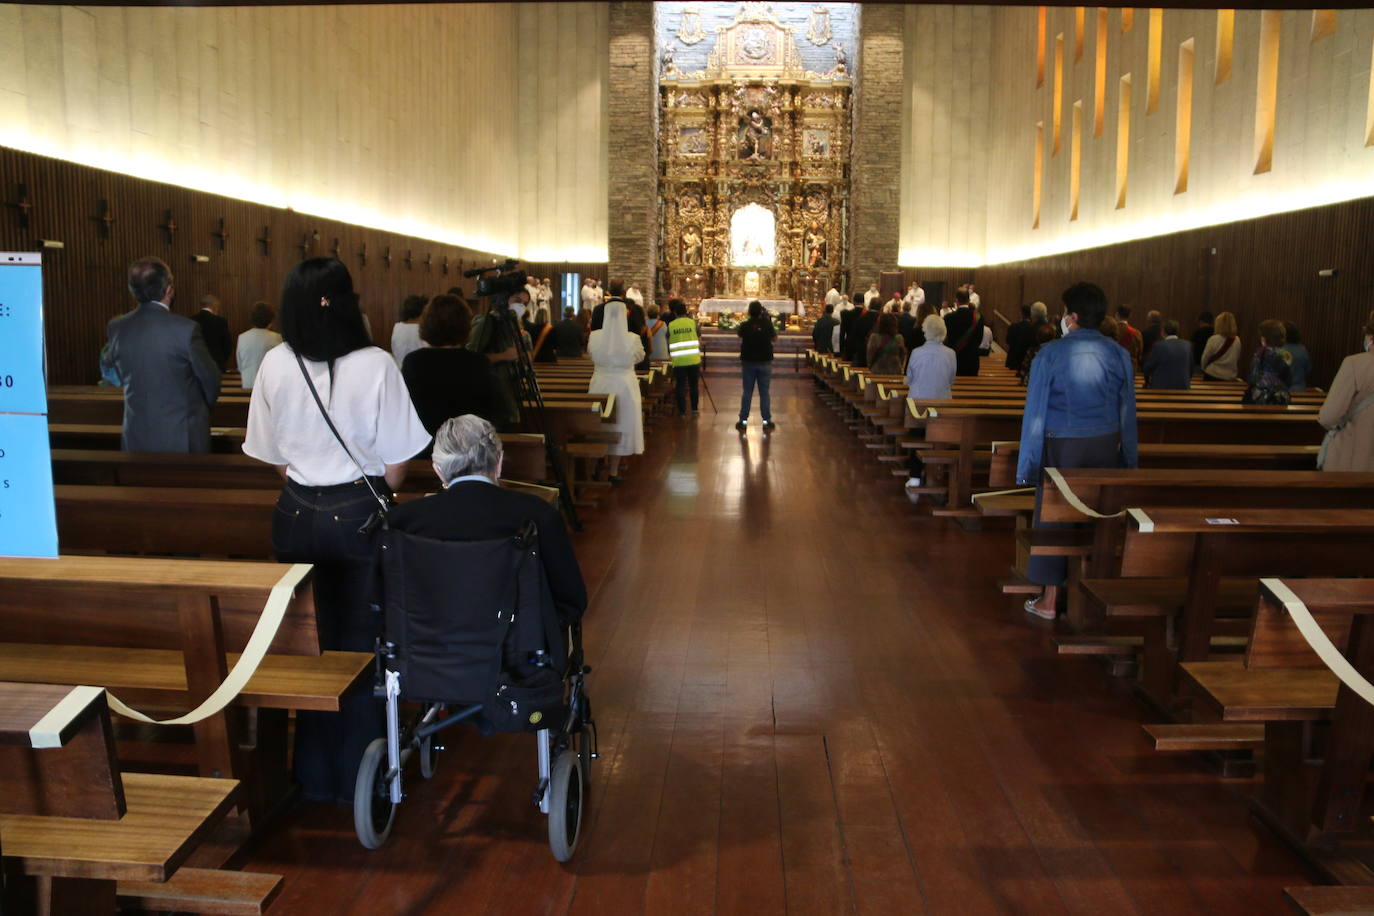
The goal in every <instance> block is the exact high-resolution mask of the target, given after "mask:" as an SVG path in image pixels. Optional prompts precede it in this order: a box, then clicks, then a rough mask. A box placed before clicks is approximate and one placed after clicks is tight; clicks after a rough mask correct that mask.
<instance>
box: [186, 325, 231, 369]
mask: <svg viewBox="0 0 1374 916" xmlns="http://www.w3.org/2000/svg"><path fill="white" fill-rule="evenodd" d="M191 320H192V321H194V322H195V323H196V324H198V325H200V333H201V336H202V337H204V338H205V347H206V349H208V350H209V351H210V356H211V357H212V358H213V359H214V361H215V365H217V366H219V371H220V372H221V373H222V372H224V370H225V369H226V368H227V367H228V365H229V354H230V353H231V352H233V349H234V344H233V340H232V339H231V338H230V336H229V322H228V321H225V320H224V319H223V318H221V317H220V316H218V315H216V314H215V313H214V312H210V311H206V310H205V309H201V310H200V311H198V312H196V313H195V314H194V315H192V316H191Z"/></svg>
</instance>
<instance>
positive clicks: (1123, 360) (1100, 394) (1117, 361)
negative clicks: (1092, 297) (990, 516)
mask: <svg viewBox="0 0 1374 916" xmlns="http://www.w3.org/2000/svg"><path fill="white" fill-rule="evenodd" d="M1118 431H1119V432H1120V433H1121V454H1122V457H1123V458H1124V460H1125V462H1126V467H1128V468H1133V467H1137V466H1138V465H1139V454H1138V450H1137V448H1136V421H1135V370H1134V367H1133V366H1132V364H1131V355H1130V354H1129V353H1127V352H1126V350H1125V348H1123V347H1122V346H1121V345H1120V344H1118V343H1117V342H1116V341H1115V340H1112V339H1111V338H1108V337H1104V336H1102V334H1101V333H1099V332H1098V330H1097V329H1096V328H1078V329H1077V330H1075V331H1072V332H1071V333H1070V334H1069V335H1068V336H1067V337H1065V338H1063V339H1062V340H1056V341H1053V342H1051V343H1048V344H1046V345H1045V346H1043V347H1041V348H1040V352H1039V353H1038V354H1036V357H1035V361H1034V362H1033V363H1031V372H1030V384H1029V385H1028V386H1027V389H1026V413H1025V417H1024V418H1023V419H1022V420H1021V450H1020V452H1019V453H1018V455H1017V461H1016V481H1017V483H1019V484H1021V485H1022V486H1034V485H1035V484H1036V483H1038V482H1039V480H1040V469H1041V468H1040V464H1041V456H1042V455H1043V453H1044V447H1045V438H1046V437H1047V436H1056V437H1063V438H1087V437H1089V436H1105V435H1107V434H1108V433H1114V432H1118Z"/></svg>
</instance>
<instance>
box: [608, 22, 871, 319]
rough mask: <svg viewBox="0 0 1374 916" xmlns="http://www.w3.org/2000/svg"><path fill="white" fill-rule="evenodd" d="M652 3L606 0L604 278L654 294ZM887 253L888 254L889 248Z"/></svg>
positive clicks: (655, 149)
mask: <svg viewBox="0 0 1374 916" xmlns="http://www.w3.org/2000/svg"><path fill="white" fill-rule="evenodd" d="M654 16H655V7H654V4H652V3H635V2H619V3H612V4H610V65H611V72H610V82H609V83H608V85H607V93H606V95H607V117H608V121H609V128H610V138H609V155H610V163H609V169H608V173H609V182H608V193H607V205H608V210H609V212H608V214H607V217H608V220H607V221H608V224H609V231H610V240H609V241H610V246H609V255H610V264H609V276H610V277H611V278H619V279H622V280H624V281H625V282H626V284H627V285H628V284H630V283H633V284H634V285H636V286H638V287H639V288H640V290H642V291H643V292H644V297H645V304H646V305H647V304H648V303H649V302H650V301H651V300H652V299H653V298H654V290H655V286H656V283H655V276H654V275H655V271H654V266H655V264H656V263H657V260H658V139H657V138H658V65H657V55H656V54H655V51H654V33H655V30H654ZM894 253H895V252H894Z"/></svg>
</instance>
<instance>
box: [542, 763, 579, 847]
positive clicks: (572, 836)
mask: <svg viewBox="0 0 1374 916" xmlns="http://www.w3.org/2000/svg"><path fill="white" fill-rule="evenodd" d="M584 788H585V785H584V783H583V781H582V761H581V760H580V759H579V756H578V755H577V754H573V753H568V752H564V753H562V754H559V755H558V759H557V760H555V761H554V762H553V774H552V775H551V776H550V778H549V848H550V849H551V850H552V851H553V857H554V858H555V859H557V860H558V861H560V862H566V861H568V860H569V859H571V858H572V857H573V852H575V851H576V850H577V838H578V835H579V834H580V833H581V832H582V797H583V789H584Z"/></svg>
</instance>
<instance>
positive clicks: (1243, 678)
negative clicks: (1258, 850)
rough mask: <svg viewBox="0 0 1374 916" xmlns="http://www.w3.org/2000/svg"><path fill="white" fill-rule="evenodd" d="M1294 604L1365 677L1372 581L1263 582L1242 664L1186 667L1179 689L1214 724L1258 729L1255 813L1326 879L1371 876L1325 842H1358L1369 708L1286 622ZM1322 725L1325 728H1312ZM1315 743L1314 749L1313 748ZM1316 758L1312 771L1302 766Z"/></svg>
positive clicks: (1370, 738)
mask: <svg viewBox="0 0 1374 916" xmlns="http://www.w3.org/2000/svg"><path fill="white" fill-rule="evenodd" d="M1293 602H1296V603H1298V604H1300V605H1302V606H1303V607H1305V608H1306V609H1307V611H1308V612H1310V614H1311V616H1312V618H1313V619H1314V620H1315V621H1316V623H1317V624H1318V625H1319V626H1320V628H1321V630H1322V632H1323V633H1324V634H1325V635H1326V637H1327V638H1328V639H1329V640H1330V641H1331V643H1332V644H1333V645H1334V646H1335V648H1336V649H1337V650H1339V651H1340V652H1341V653H1342V654H1343V656H1344V657H1345V658H1346V659H1348V660H1349V661H1350V663H1351V665H1352V666H1353V667H1354V669H1355V670H1356V671H1357V672H1358V673H1359V674H1361V675H1363V676H1364V677H1365V678H1370V677H1374V581H1370V580H1366V579H1283V580H1279V579H1265V580H1262V581H1261V582H1260V586H1259V598H1258V603H1257V609H1256V612H1255V616H1254V624H1253V628H1252V630H1251V635H1250V645H1249V648H1248V650H1247V652H1246V654H1245V658H1244V660H1243V661H1225V662H1219V661H1191V662H1185V663H1184V664H1183V665H1182V674H1183V680H1184V685H1185V687H1187V688H1188V689H1189V690H1190V692H1191V693H1192V694H1193V695H1194V696H1195V697H1196V698H1197V705H1198V707H1199V708H1200V709H1201V710H1202V711H1204V712H1207V713H1210V714H1211V715H1213V716H1215V717H1216V718H1218V719H1220V720H1222V721H1224V722H1247V723H1261V724H1263V726H1264V748H1265V757H1264V768H1265V772H1264V783H1263V787H1262V789H1261V791H1260V793H1259V794H1258V795H1257V796H1256V797H1255V798H1254V799H1252V805H1253V806H1254V808H1255V811H1256V813H1257V814H1258V815H1259V816H1260V817H1261V819H1263V820H1264V821H1265V822H1266V823H1268V824H1269V825H1270V826H1271V827H1273V828H1274V829H1275V830H1276V831H1277V832H1278V833H1279V834H1280V835H1281V836H1282V837H1284V839H1285V840H1287V841H1288V842H1289V843H1290V844H1292V845H1293V846H1294V847H1295V848H1296V849H1298V850H1300V851H1301V852H1303V853H1304V855H1305V856H1306V857H1307V858H1308V859H1309V861H1311V862H1312V863H1313V864H1315V865H1316V866H1317V867H1318V868H1319V869H1320V870H1321V871H1322V872H1323V873H1324V874H1325V875H1326V877H1328V878H1329V879H1331V880H1336V881H1343V882H1349V883H1360V884H1371V883H1374V873H1371V871H1370V870H1369V868H1368V867H1367V866H1366V865H1365V864H1364V863H1362V862H1360V861H1359V860H1357V859H1356V858H1355V857H1353V856H1350V855H1344V854H1342V851H1341V849H1340V847H1339V846H1338V845H1336V844H1333V843H1332V842H1331V841H1332V840H1333V839H1336V838H1341V837H1348V836H1350V835H1352V834H1354V833H1355V832H1357V831H1362V832H1364V833H1365V834H1367V833H1368V829H1369V828H1368V824H1367V823H1366V822H1364V820H1363V818H1362V817H1361V810H1362V802H1363V800H1364V798H1365V791H1366V787H1367V784H1368V779H1369V768H1370V763H1371V761H1374V706H1371V705H1370V704H1369V703H1367V702H1365V701H1364V700H1363V699H1361V698H1360V697H1359V695H1358V694H1356V693H1355V692H1354V691H1353V690H1351V689H1350V688H1349V687H1347V686H1345V685H1344V684H1342V683H1341V682H1340V680H1339V679H1338V678H1337V677H1336V675H1335V674H1333V673H1332V672H1331V671H1330V670H1329V669H1328V668H1327V667H1326V665H1325V664H1324V663H1323V662H1322V661H1321V659H1320V657H1319V656H1318V655H1317V654H1316V653H1315V652H1314V651H1313V650H1312V648H1311V647H1310V646H1309V645H1308V643H1307V641H1306V639H1304V637H1303V636H1302V634H1301V633H1300V631H1299V630H1298V628H1297V626H1296V625H1295V623H1294V622H1293V619H1292V617H1291V616H1290V615H1289V610H1288V608H1289V606H1290V604H1291V603H1293ZM1327 722H1329V723H1330V725H1329V729H1327V727H1326V726H1325V725H1322V724H1320V723H1327ZM1319 739H1320V740H1319ZM1314 757H1320V758H1322V762H1321V764H1320V766H1319V767H1316V768H1314V767H1312V766H1311V765H1310V764H1309V761H1311V760H1312V759H1313V758H1314Z"/></svg>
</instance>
